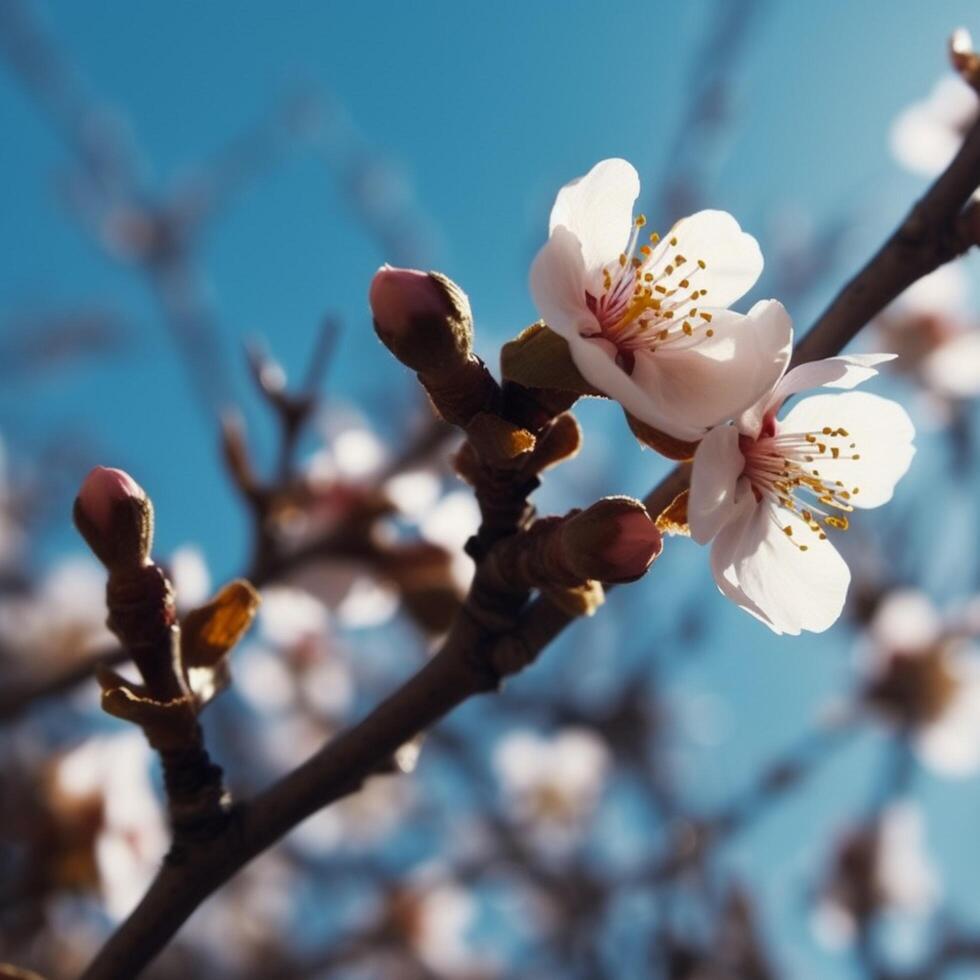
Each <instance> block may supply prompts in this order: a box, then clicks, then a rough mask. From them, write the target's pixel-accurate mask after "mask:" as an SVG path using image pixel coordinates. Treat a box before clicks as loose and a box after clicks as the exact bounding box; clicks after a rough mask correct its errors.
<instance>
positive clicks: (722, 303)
mask: <svg viewBox="0 0 980 980" xmlns="http://www.w3.org/2000/svg"><path fill="white" fill-rule="evenodd" d="M639 192H640V182H639V177H638V176H637V173H636V170H635V169H634V168H633V167H632V165H631V164H629V163H627V162H626V161H625V160H618V159H612V160H603V161H602V162H601V163H598V164H596V166H595V167H593V168H592V170H590V171H589V173H587V174H586V175H585V176H584V177H582V178H580V179H579V180H575V181H572V183H570V184H567V185H566V186H565V187H563V188H562V189H561V190H560V191H559V192H558V197H557V199H556V201H555V206H554V207H553V208H552V211H551V222H550V237H549V239H548V241H547V243H546V244H545V245H544V246H543V247H542V249H541V251H540V252H539V253H538V255H537V258H536V259H535V260H534V264H533V266H532V268H531V292H532V294H533V296H534V300H535V303H536V304H537V307H538V310H539V312H540V313H541V315H542V317H543V318H544V320H545V322H546V323H547V324H548V326H549V327H550V328H551V329H552V330H554V331H555V332H556V333H558V334H560V335H561V336H562V337H564V338H565V340H567V341H568V344H569V348H570V351H571V355H572V358H573V359H574V361H575V364H576V366H577V367H578V369H579V371H580V372H581V373H582V375H583V377H584V378H585V379H586V380H587V381H588V382H589V383H590V384H592V385H594V386H595V387H596V388H597V389H598V390H599V391H601V392H602V393H603V394H606V395H608V396H609V397H610V398H614V399H615V400H616V401H618V402H619V403H620V404H621V405H622V406H623V408H624V409H625V410H626V411H627V412H629V413H630V414H632V415H633V416H635V417H636V418H638V419H639V420H640V421H642V422H645V423H647V424H648V425H651V426H653V427H654V428H656V429H659V430H661V431H662V432H665V433H667V434H668V435H670V436H673V437H675V438H677V439H684V440H695V439H698V438H700V437H701V436H702V435H703V434H704V433H705V431H706V430H707V429H709V428H710V427H711V426H713V425H717V424H718V423H719V422H723V421H725V420H726V419H729V418H731V417H732V416H734V415H737V414H738V413H739V412H741V411H743V410H744V409H745V408H747V407H748V406H749V405H751V404H752V403H753V402H754V401H756V399H758V398H759V397H760V396H761V395H762V394H763V393H764V392H766V391H768V390H769V389H770V388H771V387H772V385H773V384H775V382H776V381H777V379H778V378H779V376H780V375H781V374H782V372H783V370H785V367H786V363H787V361H788V360H789V354H790V346H791V343H792V324H791V322H790V319H789V317H788V316H787V314H786V311H785V310H784V309H783V307H782V306H781V305H780V304H779V303H777V302H775V301H773V300H765V301H762V302H759V303H757V304H756V305H755V306H753V307H752V309H751V310H750V311H749V313H748V314H747V315H744V316H743V315H742V314H739V313H734V312H732V311H730V310H728V306H729V305H730V304H732V303H734V302H735V301H736V300H737V299H739V297H741V296H743V295H744V294H745V293H746V292H747V291H748V290H749V289H751V288H752V286H753V285H754V284H755V282H756V280H757V279H758V278H759V274H760V272H761V271H762V253H761V252H760V251H759V246H758V244H757V243H756V241H755V239H754V238H752V237H751V236H750V235H747V234H745V233H744V232H743V231H742V230H741V228H739V226H738V222H736V221H735V219H734V218H733V217H732V216H731V215H730V214H727V213H726V212H724V211H699V212H698V213H697V214H694V215H691V216H690V217H688V218H684V219H683V220H681V221H679V222H678V223H677V224H676V225H674V227H673V228H672V229H671V231H670V232H669V233H668V234H667V235H666V236H665V237H664V238H663V239H660V238H659V237H658V236H657V235H650V236H649V237H648V236H647V235H646V234H645V232H644V229H645V225H646V219H645V218H644V217H643V216H642V215H640V216H638V217H636V218H635V219H634V218H633V204H634V202H635V201H636V198H637V196H638V195H639ZM641 236H642V239H641Z"/></svg>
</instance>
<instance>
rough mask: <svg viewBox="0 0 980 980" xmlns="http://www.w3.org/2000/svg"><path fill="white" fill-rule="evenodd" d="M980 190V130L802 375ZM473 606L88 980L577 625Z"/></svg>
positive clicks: (958, 232)
mask: <svg viewBox="0 0 980 980" xmlns="http://www.w3.org/2000/svg"><path fill="white" fill-rule="evenodd" d="M978 184H980V124H977V125H975V126H974V127H973V129H972V130H971V131H970V132H969V134H968V135H967V137H966V140H965V141H964V143H963V146H962V148H961V150H960V152H959V153H958V155H957V156H956V158H955V159H954V160H953V162H952V163H951V164H950V166H949V167H948V169H947V170H946V171H945V173H943V174H942V176H941V177H939V179H938V180H937V181H936V182H935V183H934V184H933V185H932V187H931V188H930V189H929V191H928V192H927V193H926V194H925V196H924V197H923V198H922V199H921V200H920V201H919V202H918V203H917V204H916V205H915V206H914V207H913V208H912V210H911V212H910V213H909V215H908V216H907V217H906V219H905V220H904V221H903V222H902V224H901V225H899V227H898V228H897V230H896V231H895V232H894V233H893V234H892V236H891V237H890V238H889V239H888V241H887V242H886V243H885V244H884V245H883V246H882V248H881V249H880V250H879V251H878V252H877V254H876V255H875V256H874V257H873V258H871V260H870V261H869V262H868V263H867V264H866V265H865V267H864V268H863V269H862V270H861V271H860V272H859V273H858V274H857V276H855V277H854V279H852V280H851V281H850V282H849V283H848V284H847V285H846V286H845V287H844V289H843V290H842V291H841V293H840V294H839V295H838V297H837V298H836V299H835V300H834V301H833V302H832V303H831V305H830V306H829V307H828V308H827V310H826V311H825V312H824V313H823V315H822V316H821V317H820V318H819V319H818V320H817V322H816V324H815V325H814V326H813V328H812V330H811V331H810V333H809V334H808V335H807V336H806V338H805V339H804V340H803V341H802V343H801V344H800V345H799V347H798V348H797V351H796V357H795V359H794V360H795V363H804V362H806V361H812V360H815V359H818V358H821V357H825V356H829V355H832V354H835V353H837V352H839V351H840V350H841V349H842V348H843V347H845V346H846V345H847V344H848V343H849V342H850V341H851V340H852V339H853V338H854V337H855V335H856V334H857V333H858V332H859V331H860V330H861V328H862V327H863V326H864V325H865V324H866V323H867V322H868V321H869V320H870V319H871V318H872V317H873V316H875V315H876V314H877V313H879V312H880V311H881V310H882V309H883V308H884V307H885V306H886V305H887V304H888V303H889V302H891V300H892V299H894V298H895V297H896V296H897V295H898V294H899V293H901V292H902V291H903V290H904V289H905V288H907V287H908V286H909V285H911V284H912V283H913V282H915V281H916V280H917V279H919V278H920V277H922V276H924V275H926V274H928V273H929V272H931V271H933V270H934V269H936V268H938V267H939V266H940V265H941V264H943V263H944V262H947V261H949V260H951V259H953V258H955V257H956V256H958V255H960V254H962V253H963V252H964V251H966V250H967V249H968V248H969V247H970V246H971V245H973V244H976V242H977V240H978V235H977V231H978V224H980V223H978V221H977V217H976V209H975V208H974V207H973V206H972V205H971V206H970V207H966V209H965V210H963V209H964V207H965V205H966V203H967V200H968V198H969V197H970V195H971V194H972V192H973V191H974V190H975V189H976V187H977V185H978ZM688 480H689V467H688V466H686V465H683V466H680V467H677V468H675V469H674V470H673V471H672V472H671V473H670V474H668V475H667V476H666V477H665V478H664V479H663V480H662V481H661V482H660V484H658V486H657V487H655V488H654V489H653V490H652V491H651V492H650V494H649V495H648V496H647V498H646V501H645V502H646V503H647V506H648V507H649V508H650V509H651V511H652V512H653V513H654V514H656V513H659V512H660V511H661V510H663V508H664V507H666V506H667V505H668V504H669V503H670V502H671V501H672V500H673V499H674V497H675V496H676V495H677V494H678V493H680V492H681V491H682V490H684V489H685V488H686V486H687V484H688ZM478 587H479V576H478V577H477V582H476V583H475V588H478ZM473 598H474V593H473V592H471V595H470V599H469V600H468V601H467V605H466V606H464V608H463V609H462V611H461V612H460V614H459V615H458V616H457V618H456V621H455V624H454V626H453V629H452V630H451V631H450V634H449V636H448V637H447V639H446V641H445V643H444V645H443V647H442V649H441V650H440V651H439V652H438V653H437V654H436V655H435V657H433V659H432V660H431V661H430V662H429V663H428V664H426V666H425V667H423V668H422V670H420V671H419V672H418V673H417V674H416V675H415V676H413V677H412V678H410V679H409V680H408V681H407V682H406V683H405V684H403V685H402V686H401V687H400V688H398V690H396V691H395V692H394V693H393V694H392V695H390V696H389V697H388V698H387V699H386V700H385V701H383V702H382V703H381V704H380V705H379V706H378V707H377V708H375V709H374V710H373V711H372V712H371V713H370V714H368V715H367V716H366V717H365V718H364V719H363V720H362V721H361V722H359V723H358V724H356V725H354V726H353V727H351V728H349V729H348V730H347V731H345V732H343V733H342V734H340V735H339V736H338V737H336V738H335V739H334V740H333V741H331V742H330V743H329V744H327V745H326V746H325V747H324V748H322V749H321V750H320V751H319V752H317V753H316V754H315V755H314V756H313V757H312V758H311V759H309V760H308V761H307V762H305V763H303V764H302V765H301V766H299V767H298V768H297V769H295V770H293V771H292V772H291V773H289V774H288V775H286V776H284V777H283V778H282V779H280V780H279V781H278V782H276V783H275V784H274V785H272V786H271V787H269V788H268V789H267V790H265V791H264V792H263V793H261V794H260V795H259V796H258V797H256V798H255V799H254V800H253V801H251V802H250V803H247V804H243V805H241V806H240V807H239V809H238V811H237V819H236V821H235V822H234V823H233V824H232V825H231V827H230V828H229V829H228V831H227V832H226V833H225V834H224V835H223V836H221V837H219V838H217V839H216V840H213V841H211V842H209V843H208V845H207V846H206V847H201V848H198V849H196V850H190V851H188V852H187V853H186V854H184V855H182V857H181V859H180V861H179V863H177V862H172V863H169V864H167V865H166V866H165V867H164V868H163V869H162V871H161V872H160V874H159V876H158V877H157V879H156V881H155V882H154V883H153V885H152V886H151V887H150V890H149V891H148V892H147V894H146V896H145V897H144V899H143V900H142V902H141V903H140V904H139V906H138V907H137V908H136V910H135V911H134V912H133V913H132V915H131V916H130V917H129V919H127V920H126V922H124V923H123V925H122V926H121V927H120V928H119V930H118V931H117V932H116V933H115V935H114V936H112V937H111V938H110V939H109V941H108V942H107V944H106V945H105V947H104V948H103V949H102V951H101V952H100V953H99V954H98V956H97V957H96V959H95V961H94V962H93V963H92V965H91V966H90V967H89V969H88V970H87V971H86V973H85V974H84V977H83V980H118V978H122V977H134V976H136V974H137V973H138V972H139V971H140V969H142V968H143V967H144V966H146V965H147V964H148V963H149V962H150V961H151V960H152V959H153V957H154V956H155V955H156V954H157V953H158V952H159V951H160V950H161V949H162V948H163V946H164V945H166V943H167V942H168V941H169V939H170V938H171V937H172V936H173V935H174V934H175V933H176V932H177V930H178V929H179V928H180V926H181V924H182V923H183V922H184V920H185V919H186V918H187V917H188V916H189V915H190V914H191V912H193V911H194V909H195V908H196V907H197V906H198V905H199V904H200V903H201V902H202V901H203V900H204V899H205V898H206V897H207V896H208V895H210V894H211V893H212V892H214V891H215V890H216V889H217V888H218V887H219V886H220V885H221V884H223V883H224V882H225V881H227V880H228V879H229V878H230V877H231V876H232V875H233V874H234V873H235V872H236V871H237V870H238V869H239V868H241V867H242V866H243V865H244V864H246V863H247V862H248V861H250V860H251V859H252V858H253V857H255V856H256V855H257V854H259V853H261V852H262V851H263V850H264V849H265V848H267V847H268V846H270V845H271V844H272V843H274V842H275V841H276V840H277V839H278V838H279V837H280V836H282V835H283V834H284V833H286V832H287V831H289V830H290V829H291V828H293V827H294V826H296V825H297V824H298V823H299V822H300V821H302V820H304V819H305V818H306V817H308V816H310V815H311V814H312V813H314V812H315V811H316V810H318V809H320V808H321V807H324V806H327V805H328V804H330V803H332V802H334V801H335V800H337V799H340V798H341V797H343V796H345V795H347V794H348V793H351V792H353V791H355V790H356V789H357V788H358V787H359V786H360V785H361V784H362V783H363V782H364V780H366V779H367V778H368V777H370V775H371V774H372V773H375V772H378V771H381V770H383V769H384V768H385V767H386V764H387V763H388V762H389V760H390V758H391V756H392V753H394V751H395V750H396V749H397V748H398V747H399V746H400V745H402V744H404V743H405V742H407V741H409V740H410V739H411V738H413V737H415V736H416V735H418V734H419V733H421V732H423V731H424V730H425V729H426V728H428V727H429V726H431V725H432V724H434V723H435V722H437V721H438V720H439V719H440V718H442V717H443V716H444V715H445V714H447V713H448V712H449V711H451V710H452V709H453V708H455V707H457V706H458V705H459V704H461V703H462V702H464V701H466V700H467V699H469V698H470V697H472V696H473V695H476V694H480V693H485V692H488V691H491V690H495V689H496V687H497V685H498V683H499V681H500V679H502V678H503V677H504V676H506V675H508V674H510V673H514V672H516V671H518V670H520V669H522V668H523V667H524V666H526V665H527V664H528V663H531V662H533V661H534V660H535V659H536V658H537V656H538V655H539V654H540V653H541V651H542V650H543V649H544V648H545V647H546V646H547V645H548V644H549V643H550V642H551V641H552V640H553V639H554V638H555V637H557V636H558V635H559V634H560V633H561V631H562V630H563V629H565V627H566V626H568V625H569V623H570V622H571V621H572V618H573V617H571V616H569V615H568V614H567V613H564V612H562V611H561V610H559V609H557V607H555V606H554V605H553V604H551V603H550V602H548V601H546V600H543V599H541V598H538V599H537V600H535V601H534V602H532V603H530V604H529V605H528V607H527V608H526V609H525V610H524V611H523V614H522V615H521V617H520V619H519V621H518V624H517V626H516V628H515V629H513V630H510V631H508V632H505V633H502V634H497V635H494V634H492V633H489V632H488V631H487V630H486V629H484V628H481V627H480V626H479V625H478V623H477V621H476V620H474V619H473V618H472V615H473V608H474V607H473Z"/></svg>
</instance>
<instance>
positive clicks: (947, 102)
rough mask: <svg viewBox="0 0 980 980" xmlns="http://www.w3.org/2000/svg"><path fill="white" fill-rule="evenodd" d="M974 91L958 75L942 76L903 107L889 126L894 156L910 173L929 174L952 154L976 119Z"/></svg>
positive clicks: (976, 102) (941, 166) (944, 165)
mask: <svg viewBox="0 0 980 980" xmlns="http://www.w3.org/2000/svg"><path fill="white" fill-rule="evenodd" d="M978 106H980V103H978V100H977V94H976V92H974V91H973V89H972V88H970V86H969V85H967V83H966V82H964V81H963V79H962V78H960V77H959V75H946V76H944V77H943V78H941V79H940V80H939V81H938V82H937V83H936V85H935V87H934V88H933V90H932V92H931V93H930V95H929V97H928V98H926V99H923V100H922V101H921V102H914V103H912V105H910V106H908V108H906V109H904V110H903V111H902V112H901V113H900V114H899V115H898V117H897V118H896V119H895V122H894V123H893V124H892V128H891V135H890V141H891V149H892V153H893V154H894V155H895V159H896V160H898V162H899V163H900V164H901V165H902V166H903V167H905V168H906V169H907V170H910V171H911V172H912V173H914V174H921V175H922V176H924V177H933V176H935V175H936V174H938V173H940V172H941V171H943V170H945V169H946V167H947V166H948V165H949V163H950V161H951V160H952V159H953V157H954V156H956V152H957V150H959V148H960V145H961V144H962V143H963V137H964V136H965V135H966V133H967V131H968V130H969V129H970V127H971V126H972V125H973V124H974V122H976V120H977V114H978Z"/></svg>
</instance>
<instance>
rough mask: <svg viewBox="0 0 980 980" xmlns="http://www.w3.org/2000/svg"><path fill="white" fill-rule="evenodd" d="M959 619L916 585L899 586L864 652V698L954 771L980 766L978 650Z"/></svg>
mask: <svg viewBox="0 0 980 980" xmlns="http://www.w3.org/2000/svg"><path fill="white" fill-rule="evenodd" d="M962 625H963V624H960V623H958V622H957V621H956V618H955V617H950V616H944V615H943V614H941V613H940V611H939V610H938V609H936V607H935V606H934V605H933V603H932V601H931V600H930V599H929V597H928V596H926V595H925V594H924V593H923V592H920V591H919V590H918V589H897V590H895V591H893V592H891V593H889V594H888V595H887V596H886V597H885V598H884V599H883V600H882V602H881V604H880V605H879V606H878V608H877V609H876V611H875V615H874V618H873V619H872V621H871V623H870V628H869V637H868V640H869V642H868V643H867V644H865V646H864V649H863V651H862V652H863V657H862V659H863V661H864V666H865V672H866V675H867V676H866V682H865V699H866V701H867V702H868V703H869V704H870V706H871V707H872V708H873V709H875V710H876V711H877V712H878V713H879V714H881V715H882V716H884V717H885V718H886V719H887V720H888V721H889V722H891V723H892V724H895V725H897V726H899V727H900V728H902V729H904V730H905V731H906V732H908V734H909V737H910V741H911V744H912V747H913V749H914V750H915V753H916V755H917V756H918V758H919V759H920V761H921V762H922V763H923V764H924V765H925V766H927V767H928V768H929V769H931V770H932V771H933V772H935V773H936V774H937V775H940V776H945V777H949V778H964V777H967V776H972V775H973V774H975V773H976V772H977V771H978V770H980V656H978V654H977V651H976V649H975V648H974V647H973V646H972V644H970V643H969V641H968V640H967V638H966V636H965V635H964V633H963V632H962V631H961V629H962Z"/></svg>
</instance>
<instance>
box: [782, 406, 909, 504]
mask: <svg viewBox="0 0 980 980" xmlns="http://www.w3.org/2000/svg"><path fill="white" fill-rule="evenodd" d="M827 426H829V427H830V428H832V429H836V428H842V429H844V430H845V431H846V432H847V433H848V438H847V440H846V441H845V443H844V445H845V446H846V447H847V448H843V449H842V450H841V454H840V458H839V459H827V458H821V459H820V462H819V468H820V477H821V479H823V480H824V481H825V482H834V481H837V480H840V481H841V482H842V483H843V484H844V487H845V488H846V489H847V490H848V492H850V493H852V494H853V496H852V497H851V498H850V503H851V504H853V505H854V506H855V507H861V508H869V507H879V506H880V505H881V504H884V503H887V502H888V501H889V500H891V498H892V493H893V492H894V490H895V484H896V483H898V481H899V480H900V479H901V477H902V476H904V474H905V472H906V470H908V468H909V464H910V463H911V462H912V457H913V456H914V455H915V447H914V446H913V445H912V439H913V438H914V437H915V427H914V426H913V425H912V420H911V419H910V418H909V417H908V414H907V413H906V411H905V409H904V408H902V406H901V405H899V404H898V403H897V402H893V401H891V400H890V399H888V398H881V397H879V396H878V395H872V394H869V393H868V392H865V391H849V392H846V393H844V394H841V395H814V396H813V397H812V398H804V399H803V401H801V402H799V403H798V404H796V405H794V406H793V408H792V409H791V410H790V412H789V414H788V415H787V416H786V418H785V419H783V420H781V421H780V423H779V427H778V431H779V433H780V434H782V433H804V432H817V433H819V432H820V431H821V430H822V429H823V428H825V427H827ZM851 444H853V445H854V448H853V449H851V448H850V446H851ZM855 455H856V456H858V457H859V458H857V459H854V458H852V457H853V456H855ZM854 487H857V488H858V491H859V492H858V493H857V494H854Z"/></svg>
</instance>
